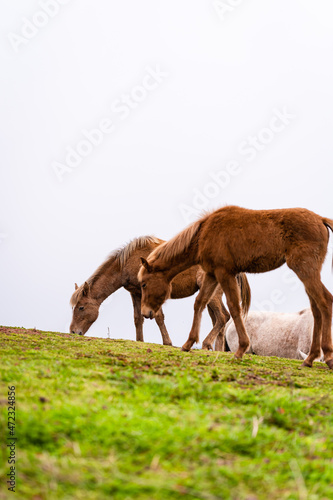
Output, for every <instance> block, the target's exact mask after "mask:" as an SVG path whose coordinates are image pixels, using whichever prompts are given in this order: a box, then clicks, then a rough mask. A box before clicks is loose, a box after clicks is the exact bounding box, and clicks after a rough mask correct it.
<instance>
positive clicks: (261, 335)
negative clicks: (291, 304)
mask: <svg viewBox="0 0 333 500" xmlns="http://www.w3.org/2000/svg"><path fill="white" fill-rule="evenodd" d="M245 327H246V331H247V333H248V335H249V337H250V342H251V343H250V347H249V349H248V350H247V352H248V353H252V354H258V355H259V356H277V357H279V358H290V359H305V358H306V355H307V354H306V353H308V352H309V351H310V346H311V341H312V332H313V315H312V312H311V309H304V310H303V311H300V312H297V313H278V312H260V311H254V312H250V313H249V314H248V315H247V317H246V318H245ZM225 338H226V344H227V346H228V347H229V349H230V351H231V352H236V351H237V349H238V335H237V331H236V328H235V325H234V322H233V320H230V321H228V323H227V324H226V327H225Z"/></svg>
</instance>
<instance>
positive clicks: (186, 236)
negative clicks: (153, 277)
mask: <svg viewBox="0 0 333 500" xmlns="http://www.w3.org/2000/svg"><path fill="white" fill-rule="evenodd" d="M207 217H208V214H205V215H204V217H201V219H199V220H197V221H195V222H193V223H192V224H191V225H190V226H188V227H187V228H186V229H184V230H183V231H181V232H180V233H178V234H176V236H174V237H173V238H172V239H171V240H169V241H166V242H165V243H162V244H161V245H159V246H158V247H157V248H155V250H153V251H152V253H151V254H149V257H148V259H147V260H148V262H149V264H153V263H154V262H155V261H156V260H157V259H165V260H171V261H172V260H173V259H174V258H175V257H177V256H178V255H179V254H182V253H184V252H186V250H188V249H189V247H190V245H191V243H192V241H193V238H194V237H195V236H196V235H197V234H198V232H199V230H200V228H201V225H202V223H203V222H204V221H205V220H206V219H207Z"/></svg>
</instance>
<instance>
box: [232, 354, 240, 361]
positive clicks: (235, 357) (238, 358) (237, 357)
mask: <svg viewBox="0 0 333 500" xmlns="http://www.w3.org/2000/svg"><path fill="white" fill-rule="evenodd" d="M234 359H237V360H239V361H241V360H242V356H239V355H238V356H236V354H235V355H234Z"/></svg>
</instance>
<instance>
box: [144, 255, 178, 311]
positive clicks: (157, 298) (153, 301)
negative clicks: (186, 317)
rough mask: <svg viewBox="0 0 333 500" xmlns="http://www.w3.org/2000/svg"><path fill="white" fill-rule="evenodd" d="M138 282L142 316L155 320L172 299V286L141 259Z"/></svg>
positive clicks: (157, 271)
mask: <svg viewBox="0 0 333 500" xmlns="http://www.w3.org/2000/svg"><path fill="white" fill-rule="evenodd" d="M141 263H142V266H141V267H140V270H139V274H138V280H139V283H140V286H141V314H142V315H143V316H144V317H145V318H149V319H153V318H154V316H155V314H156V313H157V312H158V311H159V309H160V308H161V307H162V305H163V304H164V302H165V301H166V300H167V299H168V298H169V297H170V294H171V284H170V283H169V282H168V281H167V279H166V278H165V276H164V275H163V273H162V272H161V271H159V270H158V269H155V268H154V266H153V265H151V264H149V263H148V261H147V260H146V259H144V258H143V257H141Z"/></svg>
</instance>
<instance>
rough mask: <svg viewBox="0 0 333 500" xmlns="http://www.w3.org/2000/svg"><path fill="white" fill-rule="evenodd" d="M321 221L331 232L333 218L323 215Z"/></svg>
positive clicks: (332, 229)
mask: <svg viewBox="0 0 333 500" xmlns="http://www.w3.org/2000/svg"><path fill="white" fill-rule="evenodd" d="M323 223H324V225H325V226H326V227H327V229H330V230H331V231H332V233H333V220H332V219H327V218H326V217H323ZM332 270H333V256H332Z"/></svg>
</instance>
